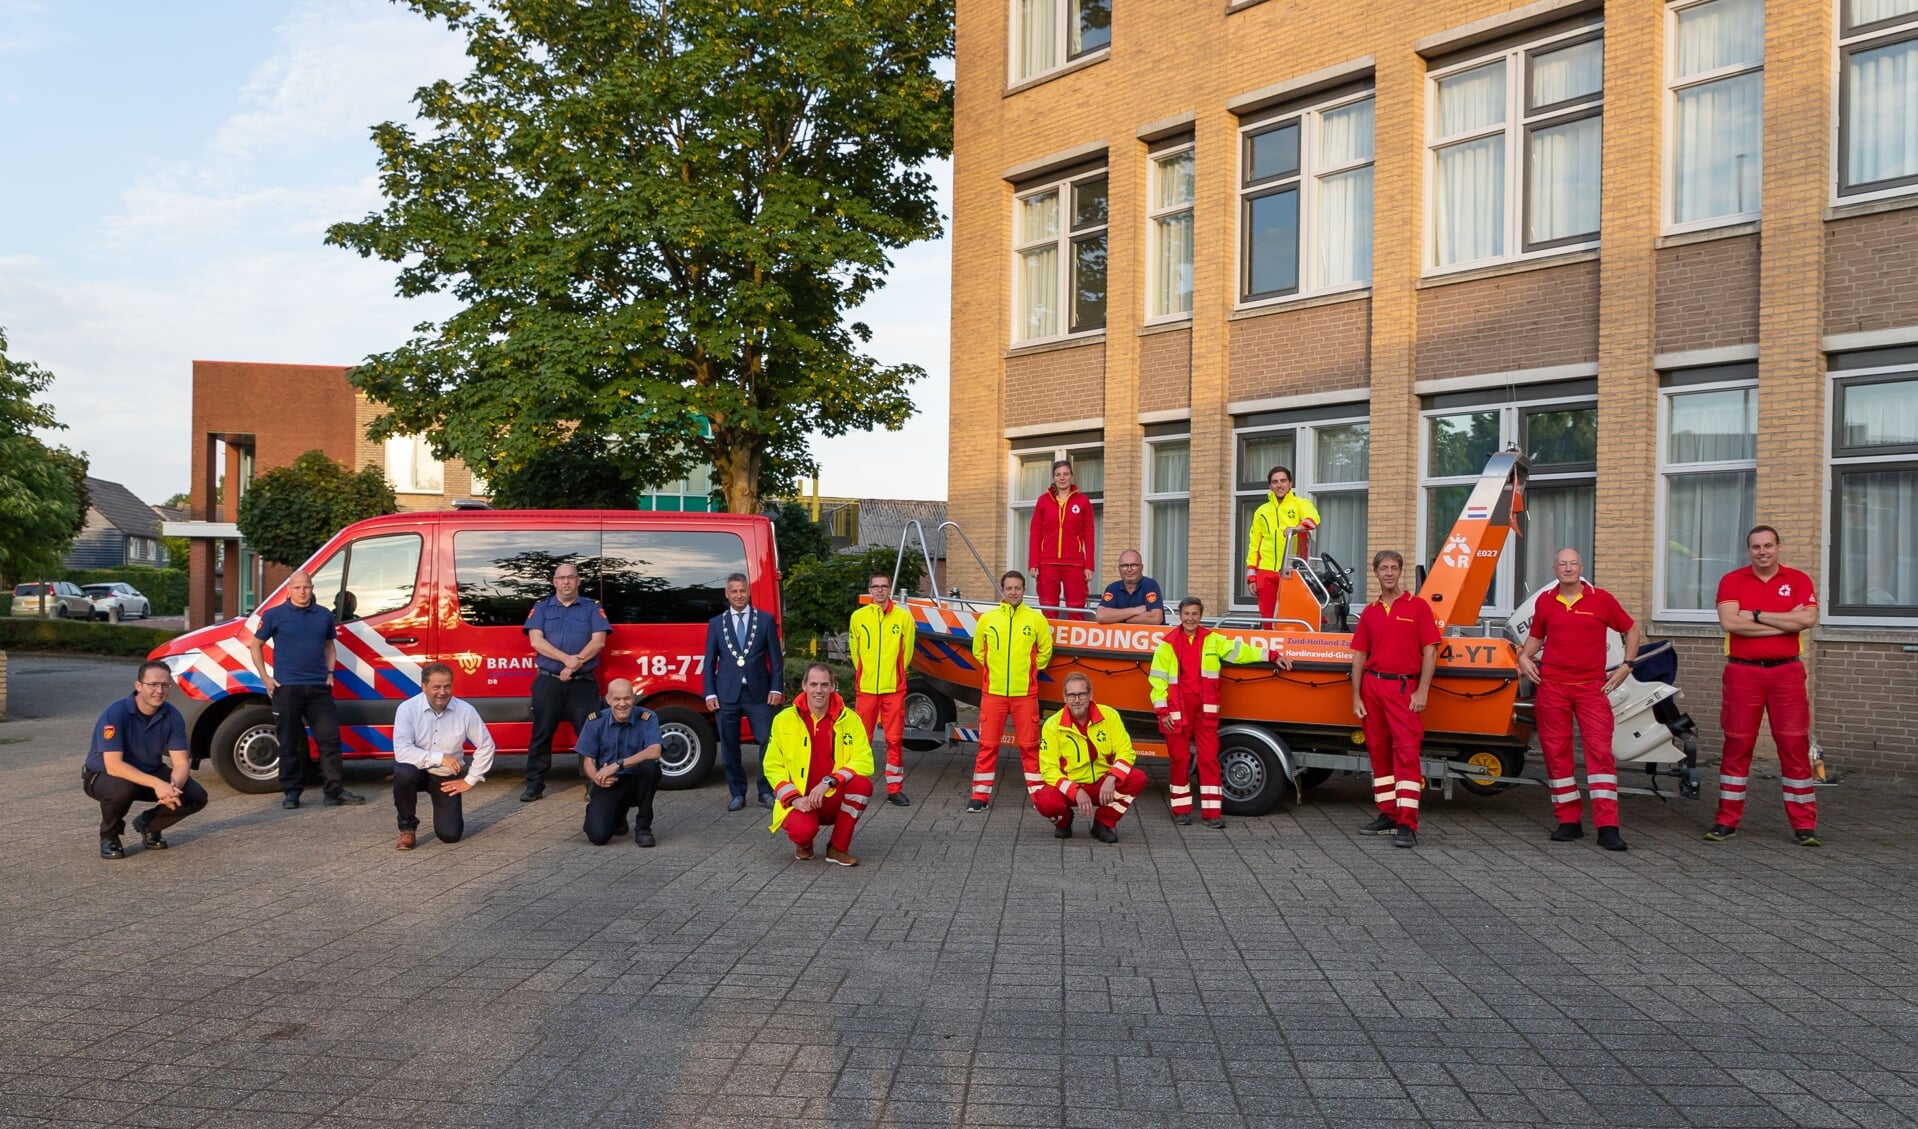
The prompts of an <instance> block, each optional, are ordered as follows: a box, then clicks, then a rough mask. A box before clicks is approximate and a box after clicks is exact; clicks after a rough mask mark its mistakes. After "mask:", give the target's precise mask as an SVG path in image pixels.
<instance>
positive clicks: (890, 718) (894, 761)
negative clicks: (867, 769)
mask: <svg viewBox="0 0 1918 1129" xmlns="http://www.w3.org/2000/svg"><path fill="white" fill-rule="evenodd" d="M852 708H853V712H854V713H856V714H858V715H859V720H860V722H861V724H863V725H865V727H866V732H868V733H871V732H873V731H874V728H875V727H879V728H880V729H881V730H882V732H883V733H884V735H885V738H886V794H887V795H891V794H893V793H894V792H897V791H899V789H900V788H902V787H904V786H905V783H906V765H905V761H904V760H903V759H901V758H903V757H904V756H905V752H904V749H905V745H904V743H903V741H902V739H901V735H902V734H904V733H905V731H906V692H905V691H904V690H894V691H893V692H892V693H890V694H861V695H859V698H858V700H857V701H855V702H853V704H852Z"/></svg>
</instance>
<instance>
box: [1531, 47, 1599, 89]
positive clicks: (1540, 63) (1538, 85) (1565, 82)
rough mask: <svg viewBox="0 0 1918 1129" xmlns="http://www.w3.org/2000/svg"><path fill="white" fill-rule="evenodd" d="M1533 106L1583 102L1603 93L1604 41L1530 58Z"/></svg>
mask: <svg viewBox="0 0 1918 1129" xmlns="http://www.w3.org/2000/svg"><path fill="white" fill-rule="evenodd" d="M1531 70H1532V101H1531V104H1532V105H1533V106H1550V105H1553V104H1554V103H1558V102H1567V101H1570V100H1571V99H1573V98H1584V97H1587V96H1589V95H1593V94H1597V93H1599V92H1600V91H1602V90H1604V89H1605V41H1604V40H1602V39H1592V40H1587V41H1586V42H1584V43H1575V44H1573V45H1572V46H1570V47H1566V48H1563V49H1562V50H1558V51H1549V52H1546V53H1544V54H1540V55H1535V56H1533V57H1532V67H1531Z"/></svg>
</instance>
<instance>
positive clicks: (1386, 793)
mask: <svg viewBox="0 0 1918 1129" xmlns="http://www.w3.org/2000/svg"><path fill="white" fill-rule="evenodd" d="M1416 689H1418V678H1417V676H1414V677H1412V678H1408V679H1404V680H1400V679H1397V678H1376V677H1374V676H1372V675H1371V674H1370V673H1367V674H1366V675H1364V676H1363V677H1362V679H1361V680H1360V682H1359V701H1361V702H1363V703H1364V704H1365V717H1364V719H1363V720H1361V721H1360V722H1359V725H1360V727H1361V728H1363V729H1364V730H1365V749H1366V751H1367V752H1369V753H1371V754H1372V799H1373V800H1375V801H1377V803H1378V805H1379V811H1380V812H1381V813H1382V814H1384V815H1389V816H1391V817H1392V818H1393V819H1395V820H1397V821H1398V822H1399V824H1400V825H1401V826H1404V827H1410V828H1412V829H1413V830H1414V831H1416V830H1418V825H1419V793H1420V791H1421V790H1423V789H1424V787H1425V765H1424V764H1423V763H1421V762H1420V760H1419V749H1420V747H1421V746H1423V745H1424V744H1425V720H1424V719H1423V718H1421V717H1419V715H1418V714H1415V713H1413V712H1412V691H1414V690H1416Z"/></svg>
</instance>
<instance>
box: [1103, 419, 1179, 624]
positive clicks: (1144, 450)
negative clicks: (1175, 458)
mask: <svg viewBox="0 0 1918 1129" xmlns="http://www.w3.org/2000/svg"><path fill="white" fill-rule="evenodd" d="M1167 443H1184V444H1185V445H1186V477H1185V489H1184V490H1165V491H1154V490H1153V489H1152V455H1153V451H1152V449H1153V448H1154V447H1157V446H1161V445H1163V444H1167ZM1140 453H1141V455H1142V456H1143V458H1144V461H1143V462H1142V463H1140V464H1139V465H1140V467H1141V468H1142V469H1143V473H1142V474H1141V475H1140V476H1139V477H1140V483H1139V485H1140V487H1141V488H1142V489H1141V491H1140V499H1139V529H1140V535H1139V555H1140V556H1141V557H1143V558H1144V559H1145V569H1144V571H1145V574H1146V575H1147V576H1150V577H1152V578H1153V579H1155V580H1156V579H1158V577H1159V574H1161V573H1163V572H1164V571H1165V570H1164V569H1163V568H1161V567H1160V564H1161V562H1159V561H1157V560H1154V559H1153V558H1152V506H1153V504H1154V503H1155V502H1184V503H1185V504H1186V510H1185V520H1186V532H1187V542H1188V543H1187V547H1186V554H1185V562H1184V564H1185V573H1186V587H1188V588H1189V587H1191V585H1192V551H1191V545H1190V534H1191V530H1192V434H1191V433H1190V432H1180V433H1178V434H1176V435H1154V436H1150V437H1148V438H1147V439H1146V440H1145V441H1144V443H1143V444H1141V447H1140ZM1113 559H1114V560H1117V559H1118V558H1117V557H1116V556H1115V557H1114V558H1113ZM1159 595H1160V596H1161V598H1163V599H1165V600H1168V601H1170V602H1171V604H1172V607H1173V609H1174V610H1176V609H1177V608H1178V606H1179V601H1180V600H1182V599H1184V598H1185V597H1186V596H1187V595H1189V593H1185V592H1167V591H1166V590H1165V586H1164V585H1163V584H1161V585H1160V586H1159Z"/></svg>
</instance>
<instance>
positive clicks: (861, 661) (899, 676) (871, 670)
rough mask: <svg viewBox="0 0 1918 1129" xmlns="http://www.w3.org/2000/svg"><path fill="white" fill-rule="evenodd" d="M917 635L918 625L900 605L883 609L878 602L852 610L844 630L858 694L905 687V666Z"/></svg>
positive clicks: (909, 658)
mask: <svg viewBox="0 0 1918 1129" xmlns="http://www.w3.org/2000/svg"><path fill="white" fill-rule="evenodd" d="M918 638H919V628H918V626H917V625H915V624H914V623H913V622H912V613H911V612H909V611H907V610H906V609H905V608H903V607H901V606H900V605H898V604H891V605H889V606H887V607H885V608H883V609H882V608H881V607H880V606H879V605H878V604H862V605H860V607H859V608H858V609H857V610H856V611H854V612H853V613H852V626H851V627H849V628H848V629H847V632H846V645H847V647H848V648H850V649H851V651H852V668H853V672H854V673H855V674H856V675H857V676H858V688H859V693H860V694H861V695H862V696H863V695H866V694H891V693H894V692H895V691H899V690H904V689H905V688H906V668H908V667H910V666H911V665H912V648H913V646H914V644H915V643H916V642H917V641H918Z"/></svg>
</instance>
